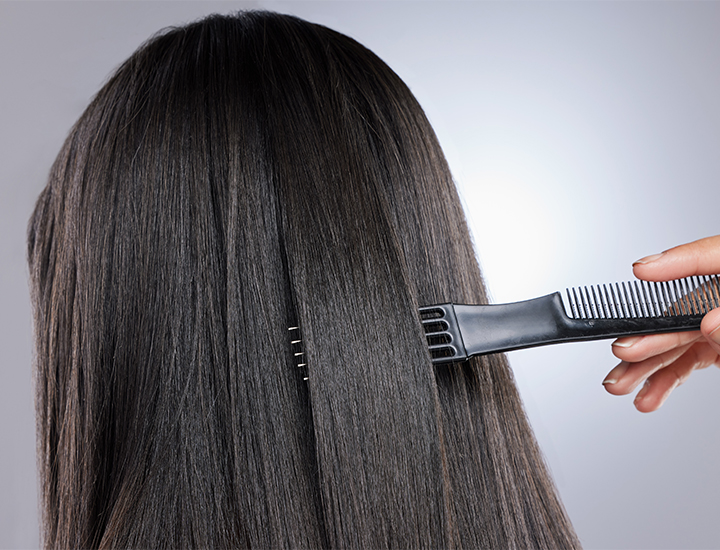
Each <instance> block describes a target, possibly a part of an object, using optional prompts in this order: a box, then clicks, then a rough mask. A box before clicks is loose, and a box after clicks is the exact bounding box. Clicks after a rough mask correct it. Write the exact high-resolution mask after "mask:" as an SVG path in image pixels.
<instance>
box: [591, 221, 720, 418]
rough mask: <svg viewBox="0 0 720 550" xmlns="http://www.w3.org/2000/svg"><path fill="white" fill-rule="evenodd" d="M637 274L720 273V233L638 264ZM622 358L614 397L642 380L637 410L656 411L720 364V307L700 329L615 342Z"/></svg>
mask: <svg viewBox="0 0 720 550" xmlns="http://www.w3.org/2000/svg"><path fill="white" fill-rule="evenodd" d="M633 272H634V273H635V276H636V277H637V278H638V279H643V280H645V281H669V280H672V279H679V278H681V277H690V276H692V275H715V274H718V273H720V235H718V236H715V237H708V238H706V239H700V240H699V241H695V242H692V243H688V244H684V245H680V246H676V247H675V248H671V249H670V250H666V251H665V252H663V253H661V254H653V255H652V256H647V257H645V258H642V259H640V260H638V261H637V262H635V263H634V264H633ZM612 351H613V353H614V354H615V356H616V357H617V358H618V359H620V360H621V362H620V364H619V365H617V366H616V367H615V368H614V369H613V370H611V371H610V372H609V373H608V375H607V377H606V378H605V380H604V381H603V385H604V386H605V389H606V390H607V391H608V392H609V393H611V394H613V395H626V394H628V393H630V392H632V391H633V390H634V389H635V388H637V387H638V386H639V385H640V384H643V387H642V389H641V390H640V391H639V392H638V394H637V396H636V397H635V408H637V410H639V411H640V412H652V411H654V410H657V409H658V408H660V406H661V405H662V404H663V403H664V402H665V400H666V399H667V398H668V396H669V395H670V393H671V392H672V391H673V390H674V389H675V388H677V387H678V386H679V385H680V384H682V383H683V382H685V380H687V378H688V376H690V374H691V373H692V372H693V371H694V370H696V369H704V368H706V367H709V366H710V365H716V366H720V308H717V309H714V310H712V311H711V312H709V313H708V314H707V315H705V317H703V320H702V324H701V325H700V331H699V332H678V333H673V334H655V335H648V336H627V337H625V338H619V339H617V340H615V341H614V342H613V344H612Z"/></svg>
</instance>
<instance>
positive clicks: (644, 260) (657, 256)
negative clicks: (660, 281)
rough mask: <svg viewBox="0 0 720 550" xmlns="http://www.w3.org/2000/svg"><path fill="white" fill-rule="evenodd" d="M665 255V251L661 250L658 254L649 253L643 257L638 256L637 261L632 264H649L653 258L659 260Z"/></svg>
mask: <svg viewBox="0 0 720 550" xmlns="http://www.w3.org/2000/svg"><path fill="white" fill-rule="evenodd" d="M664 255H665V252H661V253H660V254H651V255H650V256H645V257H644V258H640V259H639V260H638V261H636V262H633V265H637V264H643V265H645V264H649V263H652V262H654V261H655V260H659V259H660V258H662V257H663V256H664Z"/></svg>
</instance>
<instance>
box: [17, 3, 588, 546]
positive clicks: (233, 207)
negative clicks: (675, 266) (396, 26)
mask: <svg viewBox="0 0 720 550" xmlns="http://www.w3.org/2000/svg"><path fill="white" fill-rule="evenodd" d="M29 262H30V271H31V278H32V289H33V299H34V304H35V331H36V357H37V360H36V362H37V365H36V372H37V415H38V433H39V448H40V460H39V462H40V467H41V476H42V487H43V496H42V500H43V505H44V517H43V526H44V527H43V529H44V543H45V545H46V546H47V547H91V546H92V547H153V548H154V547H173V548H174V547H185V546H198V547H209V546H215V547H236V546H253V547H263V548H267V547H296V546H297V547H362V548H376V547H378V548H379V547H390V546H393V547H395V546H398V547H399V546H403V547H413V548H416V547H432V548H436V547H449V546H465V547H472V548H479V547H483V548H490V547H498V548H509V547H532V548H561V547H563V548H564V547H574V546H577V545H578V541H577V538H576V537H575V534H574V532H573V530H572V527H571V525H570V524H569V521H568V520H567V517H566V515H565V513H564V511H563V509H562V506H561V504H560V503H559V500H558V498H557V496H556V494H555V490H554V487H553V485H552V482H551V481H550V479H549V476H548V474H547V472H546V469H545V467H544V464H543V461H542V459H541V457H540V454H539V452H538V450H537V447H536V444H535V441H534V438H533V436H532V433H531V430H530V428H529V426H528V424H527V421H526V419H525V416H524V413H523V411H522V407H521V404H520V401H519V398H518V395H517V392H516V390H515V387H514V385H513V382H512V377H511V374H510V371H509V369H508V366H507V364H506V361H505V359H504V357H502V356H493V357H488V358H483V359H475V360H472V361H470V362H467V363H462V364H455V365H452V366H450V367H442V368H437V369H434V368H433V366H432V364H431V362H430V358H429V355H428V351H427V343H426V341H425V337H424V334H423V331H422V328H421V325H420V322H419V319H418V315H417V308H418V306H419V305H423V304H431V303H439V302H447V301H455V302H477V303H481V302H484V301H486V296H485V291H484V288H483V283H482V280H481V277H480V273H479V269H478V266H477V262H476V260H475V257H474V254H473V249H472V245H471V242H470V238H469V235H468V231H467V227H466V224H465V220H464V216H463V213H462V210H461V207H460V204H459V201H458V198H457V194H456V191H455V188H454V186H453V182H452V179H451V176H450V173H449V171H448V168H447V163H446V162H445V159H444V157H443V155H442V152H441V150H440V148H439V146H438V143H437V139H436V137H435V135H434V133H433V131H432V129H431V128H430V126H429V124H428V122H427V119H426V118H425V116H424V114H423V112H422V110H421V108H420V107H419V105H418V104H417V102H416V100H415V99H414V98H413V96H412V94H411V93H410V92H409V90H408V89H407V87H406V86H405V85H404V84H403V83H402V82H401V81H400V79H399V78H398V77H397V76H396V75H395V74H394V73H393V72H392V71H391V70H390V69H389V68H388V67H387V66H386V65H385V64H383V63H382V62H381V61H380V60H379V59H378V58H377V57H376V56H374V55H373V54H372V53H371V52H369V51H368V50H366V49H365V48H363V47H362V46H361V45H359V44H358V43H356V42H354V41H353V40H351V39H349V38H348V37H345V36H343V35H340V34H338V33H336V32H334V31H331V30H329V29H327V28H325V27H322V26H319V25H313V24H310V23H307V22H304V21H301V20H299V19H296V18H293V17H289V16H283V15H277V14H272V13H259V12H248V13H242V14H239V15H237V16H231V17H221V16H213V17H209V18H207V19H205V20H203V21H200V22H198V23H194V24H191V25H188V26H187V27H183V28H178V29H173V30H169V31H167V32H165V33H163V34H160V35H159V36H157V37H156V38H154V39H152V40H151V41H150V42H148V43H147V44H146V45H144V46H143V47H141V48H140V49H139V50H138V51H137V52H136V53H135V54H134V55H133V56H132V57H131V58H130V59H129V60H128V61H127V62H126V63H124V64H123V65H122V66H121V67H120V68H119V69H118V71H117V72H116V74H115V75H114V76H113V77H112V78H111V80H110V81H109V82H108V84H107V85H106V86H104V87H103V89H102V90H101V91H100V92H99V93H98V95H97V97H96V98H95V99H94V101H93V102H92V104H91V105H90V106H89V107H88V109H87V110H86V111H85V113H84V114H83V116H82V117H81V118H80V120H79V121H78V123H77V124H76V125H75V127H74V128H73V130H72V132H71V134H70V136H69V137H68V139H67V141H66V143H65V145H64V147H63V149H62V151H61V152H60V155H59V156H58V159H57V161H56V162H55V165H54V167H53V170H52V173H51V175H50V181H49V183H48V186H47V187H46V189H45V190H44V191H43V193H42V195H41V196H40V198H39V200H38V204H37V207H36V210H35V213H34V215H33V217H32V220H31V222H30V230H29ZM288 328H290V329H291V330H288Z"/></svg>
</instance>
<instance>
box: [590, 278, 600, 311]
mask: <svg viewBox="0 0 720 550" xmlns="http://www.w3.org/2000/svg"><path fill="white" fill-rule="evenodd" d="M590 290H592V300H590V307H592V308H593V317H595V319H600V317H601V315H600V302H599V301H598V297H597V294H595V287H594V286H592V285H591V286H590Z"/></svg>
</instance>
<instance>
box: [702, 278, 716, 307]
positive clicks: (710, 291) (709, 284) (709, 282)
mask: <svg viewBox="0 0 720 550" xmlns="http://www.w3.org/2000/svg"><path fill="white" fill-rule="evenodd" d="M705 285H706V288H707V289H708V294H709V295H710V307H711V308H713V309H715V308H716V307H718V301H717V295H716V294H715V287H714V285H713V277H711V276H709V275H708V276H705Z"/></svg>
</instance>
